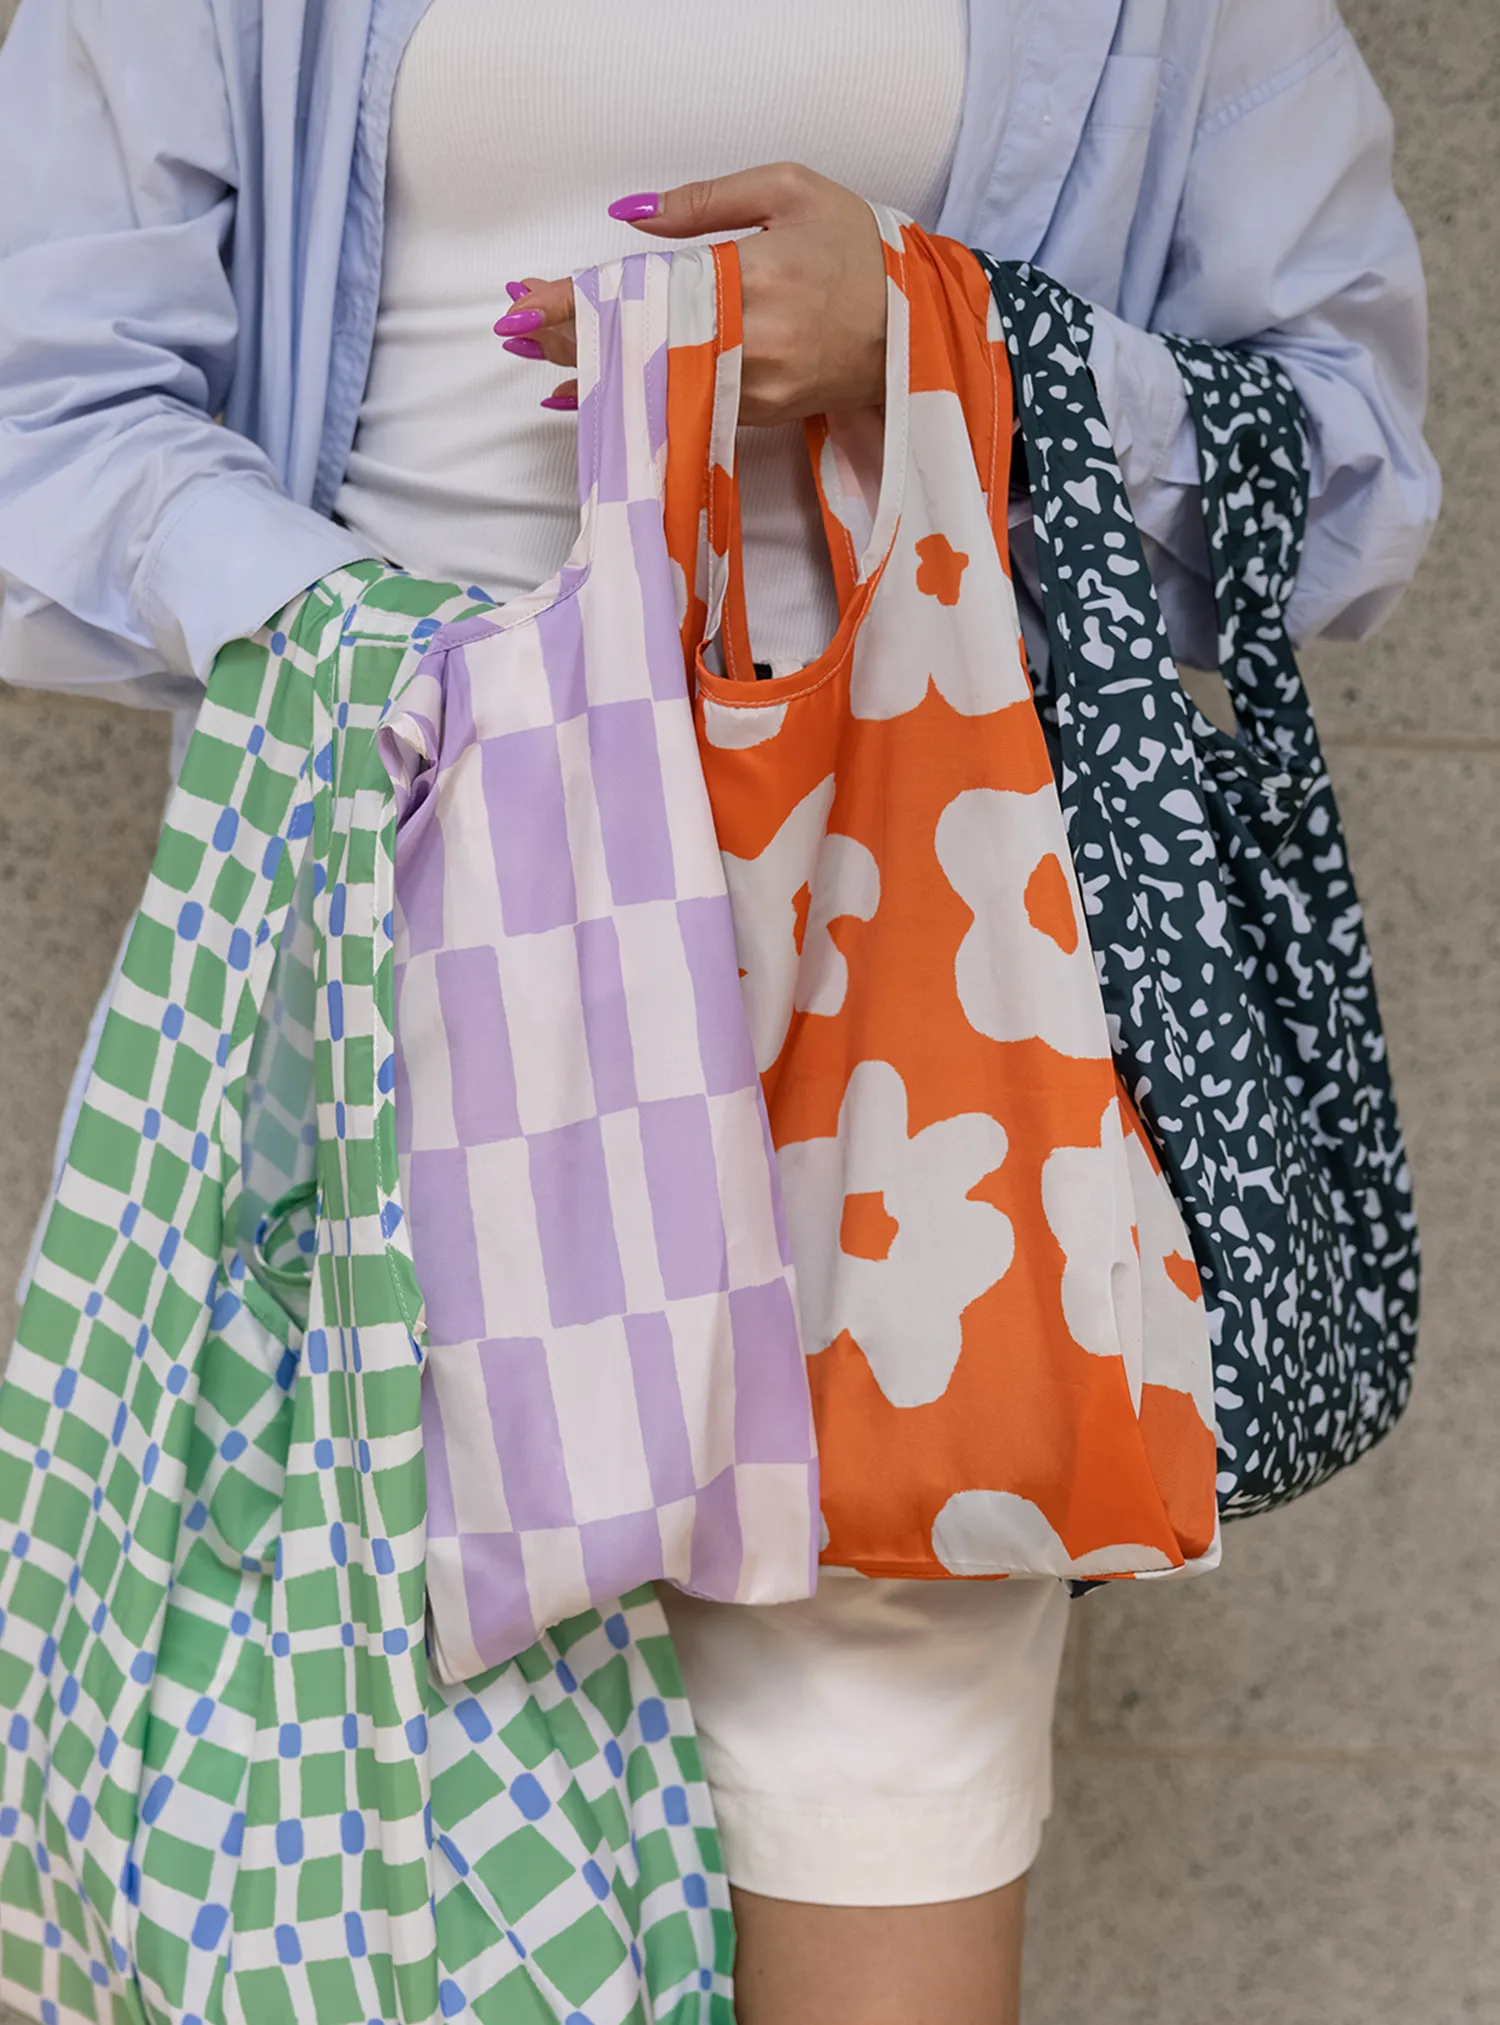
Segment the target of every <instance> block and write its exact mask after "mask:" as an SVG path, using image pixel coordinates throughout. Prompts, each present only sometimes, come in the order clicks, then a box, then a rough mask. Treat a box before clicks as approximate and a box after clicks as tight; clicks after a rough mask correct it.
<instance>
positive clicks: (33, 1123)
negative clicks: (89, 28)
mask: <svg viewBox="0 0 1500 2025" xmlns="http://www.w3.org/2000/svg"><path fill="white" fill-rule="evenodd" d="M42 4H45V0H42ZM10 11H11V9H10V4H9V0H0V28H3V26H4V25H5V22H6V20H7V18H8V15H9V12H10ZM1345 11H1346V13H1347V15H1348V17H1349V19H1350V21H1351V23H1352V25H1353V27H1354V28H1355V30H1356V32H1357V33H1358V34H1359V35H1360V36H1361V39H1362V41H1363V43H1364V46H1365V49H1366V52H1367V54H1368V56H1369V58H1370V61H1371V63H1372V64H1373V66H1374V68H1375V70H1376V72H1377V75H1378V76H1379V78H1380V80H1381V83H1382V84H1383V86H1384V87H1385V89H1386V91H1387V93H1388V94H1389V96H1390V98H1391V100H1392V102H1393V104H1394V106H1395V110H1396V117H1397V125H1398V134H1399V139H1400V178H1401V185H1402V189H1403V192H1404V194H1405V196H1406V198H1407V201H1408V203H1409V205H1410V207H1411V210H1412V212H1413V215H1414V217H1415V219H1416V223H1417V227H1418V230H1419V232H1420V233H1421V235H1422V239H1423V243H1424V246H1425V249H1426V254H1427V260H1428V265H1429V273H1430V278H1431V284H1432V296H1433V312H1434V357H1433V376H1434V408H1433V418H1432V437H1433V441H1434V444H1435V446H1436V448H1437V451H1438V454H1439V456H1440V457H1441V459H1442V462H1443V465H1444V467H1445V471H1446V474H1447V480H1448V488H1449V490H1448V510H1447V517H1446V520H1445V522H1444V525H1443V528H1442V530H1441V532H1440V534H1439V537H1438V540H1437V542H1436V544H1435V546H1434V549H1433V553H1432V555H1431V558H1430V560H1429V561H1428V563H1427V565H1426V567H1425V569H1424V571H1423V574H1422V577H1421V579H1420V581H1419V583H1418V585H1417V588H1416V590H1415V591H1414V592H1413V593H1412V595H1411V597H1410V598H1409V599H1408V600H1407V602H1406V604H1405V605H1404V607H1403V608H1402V610H1401V612H1400V613H1399V614H1398V616H1397V618H1396V619H1395V621H1394V622H1393V623H1392V625H1391V626H1390V627H1389V629H1388V630H1387V631H1386V633H1385V634H1384V635H1383V636H1382V637H1381V639H1380V640H1378V641H1377V642H1375V643H1374V644H1373V645H1371V646H1367V647H1360V648H1341V649H1337V650H1320V651H1319V652H1317V653H1316V654H1315V655H1313V656H1312V657H1310V665H1311V672H1312V676H1313V681H1314V685H1315V689H1316V695H1317V700H1318V703H1319V706H1320V711H1321V715H1322V721H1323V724H1324V728H1325V731H1326V732H1327V734H1328V737H1329V742H1330V746H1331V748H1332V760H1333V764H1334V767H1335V770H1336V773H1337V776H1338V780H1339V784H1340V787H1341V790H1342V795H1343V801H1344V807H1345V814H1346V817H1347V821H1348V824H1349V828H1350V831H1351V833H1352V839H1353V844H1354V849H1355V855H1356V863H1357V868H1358V871H1359V874H1360V878H1361V884H1362V888H1363V892H1364V896H1365V900H1366V903H1367V906H1368V910H1369V913H1370V917H1371V926H1372V934H1373V937H1374V942H1375V950H1376V956H1377V961H1378V964H1379V970H1380V977H1381V981H1382V986H1383V993H1384V1000H1385V1007H1386V1014H1387V1019H1388V1024H1389V1028H1390V1033H1391V1042H1392V1048H1393V1051H1394V1055H1395V1061H1396V1067H1397V1071H1398V1074H1399V1076H1400V1080H1401V1088H1402V1092H1403V1096H1404V1104H1405V1112H1406V1117H1407V1123H1408V1128H1409V1133H1410V1137H1411V1140H1412V1149H1413V1156H1414V1161H1415V1166H1416V1172H1417V1178H1418V1183H1419V1187H1420V1191H1421V1206H1422V1210H1423V1218H1424V1225H1425V1230H1426V1236H1427V1247H1428V1283H1427V1284H1428V1293H1427V1317H1426V1326H1425V1331H1424V1338H1423V1365H1422V1376H1421V1384H1420V1387H1419V1391H1418V1395H1417V1400H1416V1403H1415V1405H1414V1406H1413V1408H1412V1411H1411V1414H1410V1416H1409V1418H1408V1420H1407V1422H1406V1423H1405V1424H1404V1425H1403V1426H1402V1428H1401V1429H1400V1430H1399V1431H1398V1432H1397V1434H1396V1435H1395V1436H1394V1437H1393V1439H1392V1440H1391V1442H1390V1443H1389V1444H1388V1446H1387V1447H1386V1448H1384V1449H1383V1450H1381V1451H1379V1452H1378V1453H1377V1454H1376V1455H1374V1456H1373V1457H1371V1458H1370V1459H1369V1460H1368V1461H1367V1462H1366V1463H1364V1464H1363V1465H1362V1466H1361V1468H1360V1469H1359V1470H1358V1471H1357V1472H1355V1473H1354V1474H1353V1475H1352V1476H1350V1477H1348V1478H1346V1479H1343V1480H1341V1481H1339V1482H1337V1483H1335V1484H1333V1485H1331V1486H1329V1487H1328V1488H1326V1489H1325V1490H1322V1491H1320V1492H1318V1493H1317V1494H1316V1495H1315V1496H1314V1497H1313V1498H1311V1499H1309V1500H1308V1501H1306V1503H1305V1504H1303V1505H1300V1506H1297V1507H1294V1508H1293V1509H1291V1510H1290V1511H1287V1512H1285V1513H1281V1514H1278V1515H1277V1516H1275V1517H1272V1518H1268V1519H1261V1520H1255V1521H1252V1522H1250V1523H1249V1524H1246V1525H1242V1526H1239V1527H1236V1528H1235V1529H1234V1530H1233V1531H1232V1532H1231V1533H1230V1534H1229V1536H1228V1542H1227V1552H1226V1566H1225V1568H1224V1570H1223V1572H1222V1573H1221V1574H1220V1575H1218V1576H1216V1577H1215V1578H1213V1579H1211V1580H1209V1581H1206V1582H1204V1583H1201V1584H1198V1585H1196V1586H1193V1585H1189V1586H1187V1587H1185V1588H1182V1589H1175V1590H1174V1589H1159V1588H1158V1589H1153V1588H1150V1587H1142V1588H1140V1589H1135V1590H1131V1591H1129V1592H1113V1591H1112V1592H1109V1593H1105V1594H1101V1595H1096V1596H1095V1597H1093V1598H1092V1599H1091V1600H1090V1601H1089V1602H1088V1603H1086V1604H1084V1605H1081V1606H1080V1607H1079V1609H1078V1611H1077V1613H1076V1616H1075V1622H1074V1636H1073V1644H1072V1648H1071V1654H1070V1660H1069V1668H1068V1679H1067V1692H1066V1695H1065V1699H1064V1708H1063V1712H1062V1716H1061V1739H1062V1746H1063V1748H1062V1752H1061V1757H1060V1762H1059V1796H1058V1812H1057V1817H1056V1820H1055V1822H1054V1824H1053V1827H1052V1830H1051V1832H1050V1836H1049V1840H1048V1844H1047V1848H1046V1850H1045V1852H1044V1854H1043V1857H1042V1861H1041V1863H1040V1865H1039V1867H1038V1870H1037V1873H1036V1877H1035V1881H1034V1901H1033V1905H1034V1911H1033V1923H1032V1936H1031V1942H1030V1947H1029V1952H1028V1967H1027V1982H1028V2013H1027V2018H1028V2025H1203V2021H1204V2020H1206V2019H1212V2020H1216V2021H1223V2025H1476V2021H1477V2025H1494V2021H1500V1686H1497V1683H1500V1608H1497V1607H1496V1585H1495V1581H1494V1578H1493V1575H1492V1572H1491V1567H1492V1558H1493V1549H1494V1543H1495V1541H1496V1540H1497V1538H1500V1468H1497V1467H1496V1463H1495V1460H1494V1455H1493V1450H1494V1448H1495V1445H1496V1433H1497V1430H1496V1422H1497V1419H1500V1414H1497V1409H1500V1378H1497V1377H1496V1375H1495V1374H1494V1369H1493V1367H1492V1366H1491V1364H1490V1361H1489V1360H1490V1359H1491V1358H1492V1357H1495V1356H1496V1355H1497V1353H1500V1319H1497V1317H1500V1300H1497V1298H1496V1292H1495V1287H1494V1284H1493V1282H1492V1281H1491V1278H1490V1274H1491V1272H1492V1271H1493V1270H1494V1269H1495V1265H1496V1261H1497V1258H1500V1217H1497V1212H1496V1203H1497V1201H1500V877H1497V873H1500V679H1497V677H1500V659H1497V654H1496V649H1495V646H1494V635H1492V634H1491V633H1490V631H1489V628H1490V627H1491V626H1495V627H1496V628H1497V631H1500V597H1497V582H1500V547H1497V537H1496V529H1497V526H1500V398H1497V394H1496V378H1495V373H1494V369H1493V366H1492V365H1491V363H1490V357H1491V352H1492V349H1493V341H1494V333H1495V332H1496V330H1497V329H1500V281H1497V274H1500V259H1497V254H1500V241H1497V238H1496V227H1495V211H1494V200H1493V190H1494V187H1495V184H1496V180H1497V172H1500V130H1497V119H1500V6H1497V4H1496V0H1346V8H1345ZM0 750H3V751H4V752H5V753H7V754H8V755H9V757H8V759H7V760H6V761H5V777H6V781H7V784H8V785H7V787H6V790H5V792H4V794H3V795H0V948H3V949H5V950H6V951H7V952H9V954H8V957H7V960H6V962H5V964H4V966H3V969H0V1117H4V1119H5V1120H6V1124H7V1130H6V1132H5V1134H4V1137H3V1140H0V1202H3V1203H4V1205H5V1207H4V1211H3V1214H0V1288H8V1287H9V1286H10V1284H11V1283H12V1281H13V1279H14V1276H15V1272H16V1270H17V1269H18V1267H19V1265H20V1262H21V1259H22V1256H23V1254H24V1250H25V1244H26V1239H27V1235H28V1232H29V1228H30V1223H31V1219H32V1215H33V1212H34V1210H35V1207H36V1204H37V1202H38V1200H39V1198H40V1196H41V1194H42V1191H43V1189H44V1186H45V1182H46V1176H47V1171H48V1162H49V1158H50V1147H51V1135H52V1129H53V1125H54V1121H55V1119H56V1116H57V1113H58V1111H59V1108H60V1106H61V1103H62V1098H63V1092H64V1089H65V1087H66V1084H67V1080H68V1076H69V1073H70V1070H71V1067H72V1063H73V1060H74V1057H75V1055H76V1053H77V1049H78V1045H79V1042H80V1040H81V1038H82V1035H83V1031H84V1028H85V1026H86V1024H87V1020H88V1016H89V1012H90V1009H91V1007H92V1005H93V1003H94V999H95V995H96V993H97V991H98V989H99V987H100V986H101V984H102V982H103V980H104V977H105V975H106V972H107V970H108V968H109V962H110V956H111V952H112V949H113V946H114V943H115V940H116V938H117V936H118V935H119V933H120V931H121V929H122V928H123V925H124V923H125V920H126V917H127V915H128V913H129V910H130V908H131V906H132V904H133V902H134V900H135V898H136V896H137V894H138V891H139V889H140V886H141V882H142V880H143V878H144V875H145V871H146V866H147V863H148V860H149V857H150V852H151V845H152V838H153V833H154V829H155V825H156V822H157V819H158V816H159V813H160V809H161V799H162V793H163V787H164V781H165V765H166V738H165V731H164V727H163V725H162V724H161V723H160V722H158V721H157V720H154V719H150V718H142V717H139V716H133V715H132V714H131V713H129V712H128V711H123V710H113V709H106V708H100V707H89V706H82V705H69V704H65V703H60V702H55V701H49V700H45V699H39V698H33V697H29V696H26V695H23V694H16V693H10V694H6V695H4V696H0ZM0 1334H3V1335H5V1336H8V1334H9V1329H8V1316H6V1315H3V1314H0ZM0 2025H9V2021H7V2020H5V2018H4V2016H3V2014H0Z"/></svg>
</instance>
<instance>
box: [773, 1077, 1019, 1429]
mask: <svg viewBox="0 0 1500 2025" xmlns="http://www.w3.org/2000/svg"><path fill="white" fill-rule="evenodd" d="M1006 1151H1007V1140H1006V1136H1005V1131H1004V1128H1003V1127H1002V1126H1001V1125H1000V1123H999V1121H998V1120H996V1119H994V1118H991V1117H989V1116H987V1115H985V1114H984V1113H982V1112H972V1111H971V1112H965V1113H963V1114H962V1115H960V1116H959V1117H956V1118H942V1119H939V1120H938V1121H937V1122H936V1123H935V1124H932V1125H929V1126H927V1127H926V1128H925V1129H924V1130H922V1131H920V1132H918V1133H916V1134H915V1135H913V1136H909V1135H908V1131H907V1100H906V1086H905V1084H904V1083H903V1082H902V1080H901V1077H900V1075H899V1074H898V1073H897V1071H896V1070H895V1069H894V1068H893V1067H892V1066H891V1065H890V1063H889V1062H861V1063H860V1064H859V1066H858V1067H857V1068H856V1069H855V1071H854V1074H853V1075H852V1076H851V1077H850V1079H849V1087H848V1089H847V1090H846V1091H845V1093H844V1101H843V1104H842V1106H841V1108H840V1111H839V1124H838V1132H837V1135H836V1136H835V1137H834V1138H831V1139H804V1140H799V1141H796V1142H794V1143H793V1144H791V1145H788V1146H783V1147H782V1149H781V1176H782V1184H783V1187H784V1189H785V1191H786V1203H787V1222H788V1227H789V1229H790V1231H791V1237H792V1251H793V1255H794V1258H795V1262H796V1267H797V1287H798V1295H799V1301H800V1305H801V1310H802V1328H803V1340H804V1342H805V1344H806V1347H807V1350H808V1353H809V1355H813V1354H816V1353H817V1352H818V1351H820V1350H826V1349H827V1347H828V1345H829V1344H830V1343H831V1342H832V1341H833V1340H834V1338H835V1337H836V1336H838V1335H839V1334H840V1333H841V1332H842V1331H844V1330H846V1329H847V1330H848V1332H849V1334H850V1335H851V1336H852V1337H853V1339H854V1341H855V1342H856V1343H857V1344H858V1345H859V1347H860V1349H861V1350H862V1351H863V1352H864V1354H865V1357H866V1358H867V1360H868V1362H869V1365H870V1369H871V1371H872V1372H873V1373H874V1375H875V1379H876V1382H877V1383H878V1384H879V1386H880V1389H881V1391H882V1392H883V1393H884V1394H885V1396H886V1398H887V1399H888V1400H889V1401H890V1402H891V1404H892V1405H893V1406H925V1405H927V1404H929V1403H930V1402H931V1401H932V1400H934V1399H939V1398H941V1397H942V1394H943V1393H944V1392H945V1391H946V1389H947V1386H948V1381H949V1379H950V1378H951V1377H952V1376H953V1370H954V1367H955V1365H956V1364H957V1363H958V1359H959V1353H960V1351H961V1350H962V1348H963V1314H964V1310H965V1309H966V1308H967V1307H968V1306H969V1305H970V1303H971V1302H973V1301H975V1300H977V1299H978V1298H979V1296H980V1295H981V1294H983V1293H985V1292H986V1291H987V1290H988V1289H989V1288H990V1287H992V1286H994V1285H995V1283H996V1282H997V1281H998V1280H1000V1279H1002V1278H1003V1277H1004V1275H1005V1274H1006V1272H1008V1271H1009V1269H1010V1264H1011V1260H1012V1258H1013V1256H1014V1253H1015V1235H1014V1231H1013V1229H1012V1226H1011V1222H1010V1219H1009V1217H1007V1216H1004V1215H1002V1213H1001V1212H1000V1211H999V1210H998V1209H994V1208H992V1207H991V1206H990V1205H989V1204H988V1203H983V1202H971V1201H969V1199H968V1196H969V1191H970V1189H972V1188H974V1187H975V1186H976V1185H977V1184H978V1183H979V1182H981V1181H982V1180H983V1179H984V1178H985V1176H986V1175H989V1174H993V1173H994V1172H995V1170H996V1168H998V1167H999V1166H1000V1165H1001V1163H1002V1162H1003V1161H1004V1159H1005V1155H1006Z"/></svg>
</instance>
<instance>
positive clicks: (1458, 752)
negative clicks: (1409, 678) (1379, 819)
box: [1323, 731, 1500, 759]
mask: <svg viewBox="0 0 1500 2025" xmlns="http://www.w3.org/2000/svg"><path fill="white" fill-rule="evenodd" d="M1323 744H1324V746H1325V747H1326V748H1327V750H1328V751H1329V752H1426V753H1437V754H1441V755H1445V756H1448V757H1452V758H1457V759H1471V758H1473V759H1493V758H1494V757H1495V755H1496V754H1497V753H1500V738H1450V737H1447V736H1445V735H1444V734H1442V733H1439V732H1426V731H1411V732H1406V731H1372V732H1367V733H1364V734H1362V735H1360V734H1356V735H1351V736H1348V737H1345V736H1344V735H1342V734H1341V733H1339V732H1336V731H1331V732H1329V733H1327V734H1326V736H1325V737H1324V739H1323Z"/></svg>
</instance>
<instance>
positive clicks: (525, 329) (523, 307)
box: [495, 277, 573, 338]
mask: <svg viewBox="0 0 1500 2025" xmlns="http://www.w3.org/2000/svg"><path fill="white" fill-rule="evenodd" d="M517 288H519V289H521V290H522V291H523V293H522V294H521V295H520V296H517V297H515V298H514V306H513V307H512V308H510V309H508V310H507V311H506V312H505V314H504V316H502V317H501V318H500V320H499V321H498V322H497V323H496V325H495V330H496V333H497V335H498V336H500V337H503V338H506V337H529V338H540V337H541V336H542V335H543V333H544V332H545V331H548V330H552V329H554V328H556V326H557V325H558V324H564V323H571V322H572V320H573V284H572V282H571V281H540V280H538V279H536V278H535V277H533V278H532V279H531V280H529V281H513V282H507V283H506V292H507V294H509V293H511V291H513V290H514V289H517Z"/></svg>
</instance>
